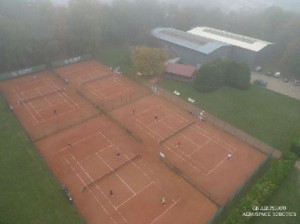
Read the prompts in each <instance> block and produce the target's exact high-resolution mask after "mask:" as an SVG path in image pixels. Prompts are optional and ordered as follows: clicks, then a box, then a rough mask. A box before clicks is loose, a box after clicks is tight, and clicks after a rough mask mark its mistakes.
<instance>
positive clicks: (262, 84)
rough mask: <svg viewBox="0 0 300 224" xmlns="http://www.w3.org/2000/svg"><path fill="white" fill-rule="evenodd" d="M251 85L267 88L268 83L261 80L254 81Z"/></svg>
mask: <svg viewBox="0 0 300 224" xmlns="http://www.w3.org/2000/svg"><path fill="white" fill-rule="evenodd" d="M253 84H255V85H258V86H261V87H267V85H268V82H267V81H266V80H263V79H255V80H254V81H253Z"/></svg>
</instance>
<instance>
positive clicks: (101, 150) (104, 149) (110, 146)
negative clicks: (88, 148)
mask: <svg viewBox="0 0 300 224" xmlns="http://www.w3.org/2000/svg"><path fill="white" fill-rule="evenodd" d="M112 147H114V146H113V145H109V146H106V147H104V148H101V149H100V150H99V151H97V152H96V153H94V154H91V155H89V156H88V157H86V158H84V159H82V160H80V162H84V161H86V160H88V159H90V158H91V157H92V156H97V154H98V153H102V152H104V151H106V150H108V149H109V148H112Z"/></svg>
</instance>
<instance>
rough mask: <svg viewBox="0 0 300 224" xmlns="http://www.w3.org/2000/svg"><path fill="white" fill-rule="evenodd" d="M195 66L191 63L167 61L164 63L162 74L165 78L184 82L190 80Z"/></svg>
mask: <svg viewBox="0 0 300 224" xmlns="http://www.w3.org/2000/svg"><path fill="white" fill-rule="evenodd" d="M196 70H197V68H196V67H195V66H192V65H184V64H178V63H168V64H166V65H165V73H164V76H165V77H167V78H172V79H177V80H180V81H184V82H192V81H193V75H194V73H195V71H196Z"/></svg>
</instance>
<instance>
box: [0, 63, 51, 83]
mask: <svg viewBox="0 0 300 224" xmlns="http://www.w3.org/2000/svg"><path fill="white" fill-rule="evenodd" d="M46 69H47V66H46V65H38V66H34V67H30V68H24V69H20V70H16V71H12V72H6V73H2V74H0V81H3V80H7V79H13V78H16V77H19V76H24V75H29V74H32V73H36V72H40V71H44V70H46Z"/></svg>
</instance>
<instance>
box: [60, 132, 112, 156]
mask: <svg viewBox="0 0 300 224" xmlns="http://www.w3.org/2000/svg"><path fill="white" fill-rule="evenodd" d="M97 135H101V132H98V131H97V132H94V133H93V134H91V135H88V136H86V137H84V138H81V139H79V140H78V141H75V142H71V143H72V144H71V145H77V144H80V143H81V142H84V141H87V140H88V139H90V138H93V137H95V136H97ZM111 145H112V144H111ZM68 148H69V147H68V146H65V147H63V148H61V149H60V150H59V152H61V151H64V150H66V149H68Z"/></svg>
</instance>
